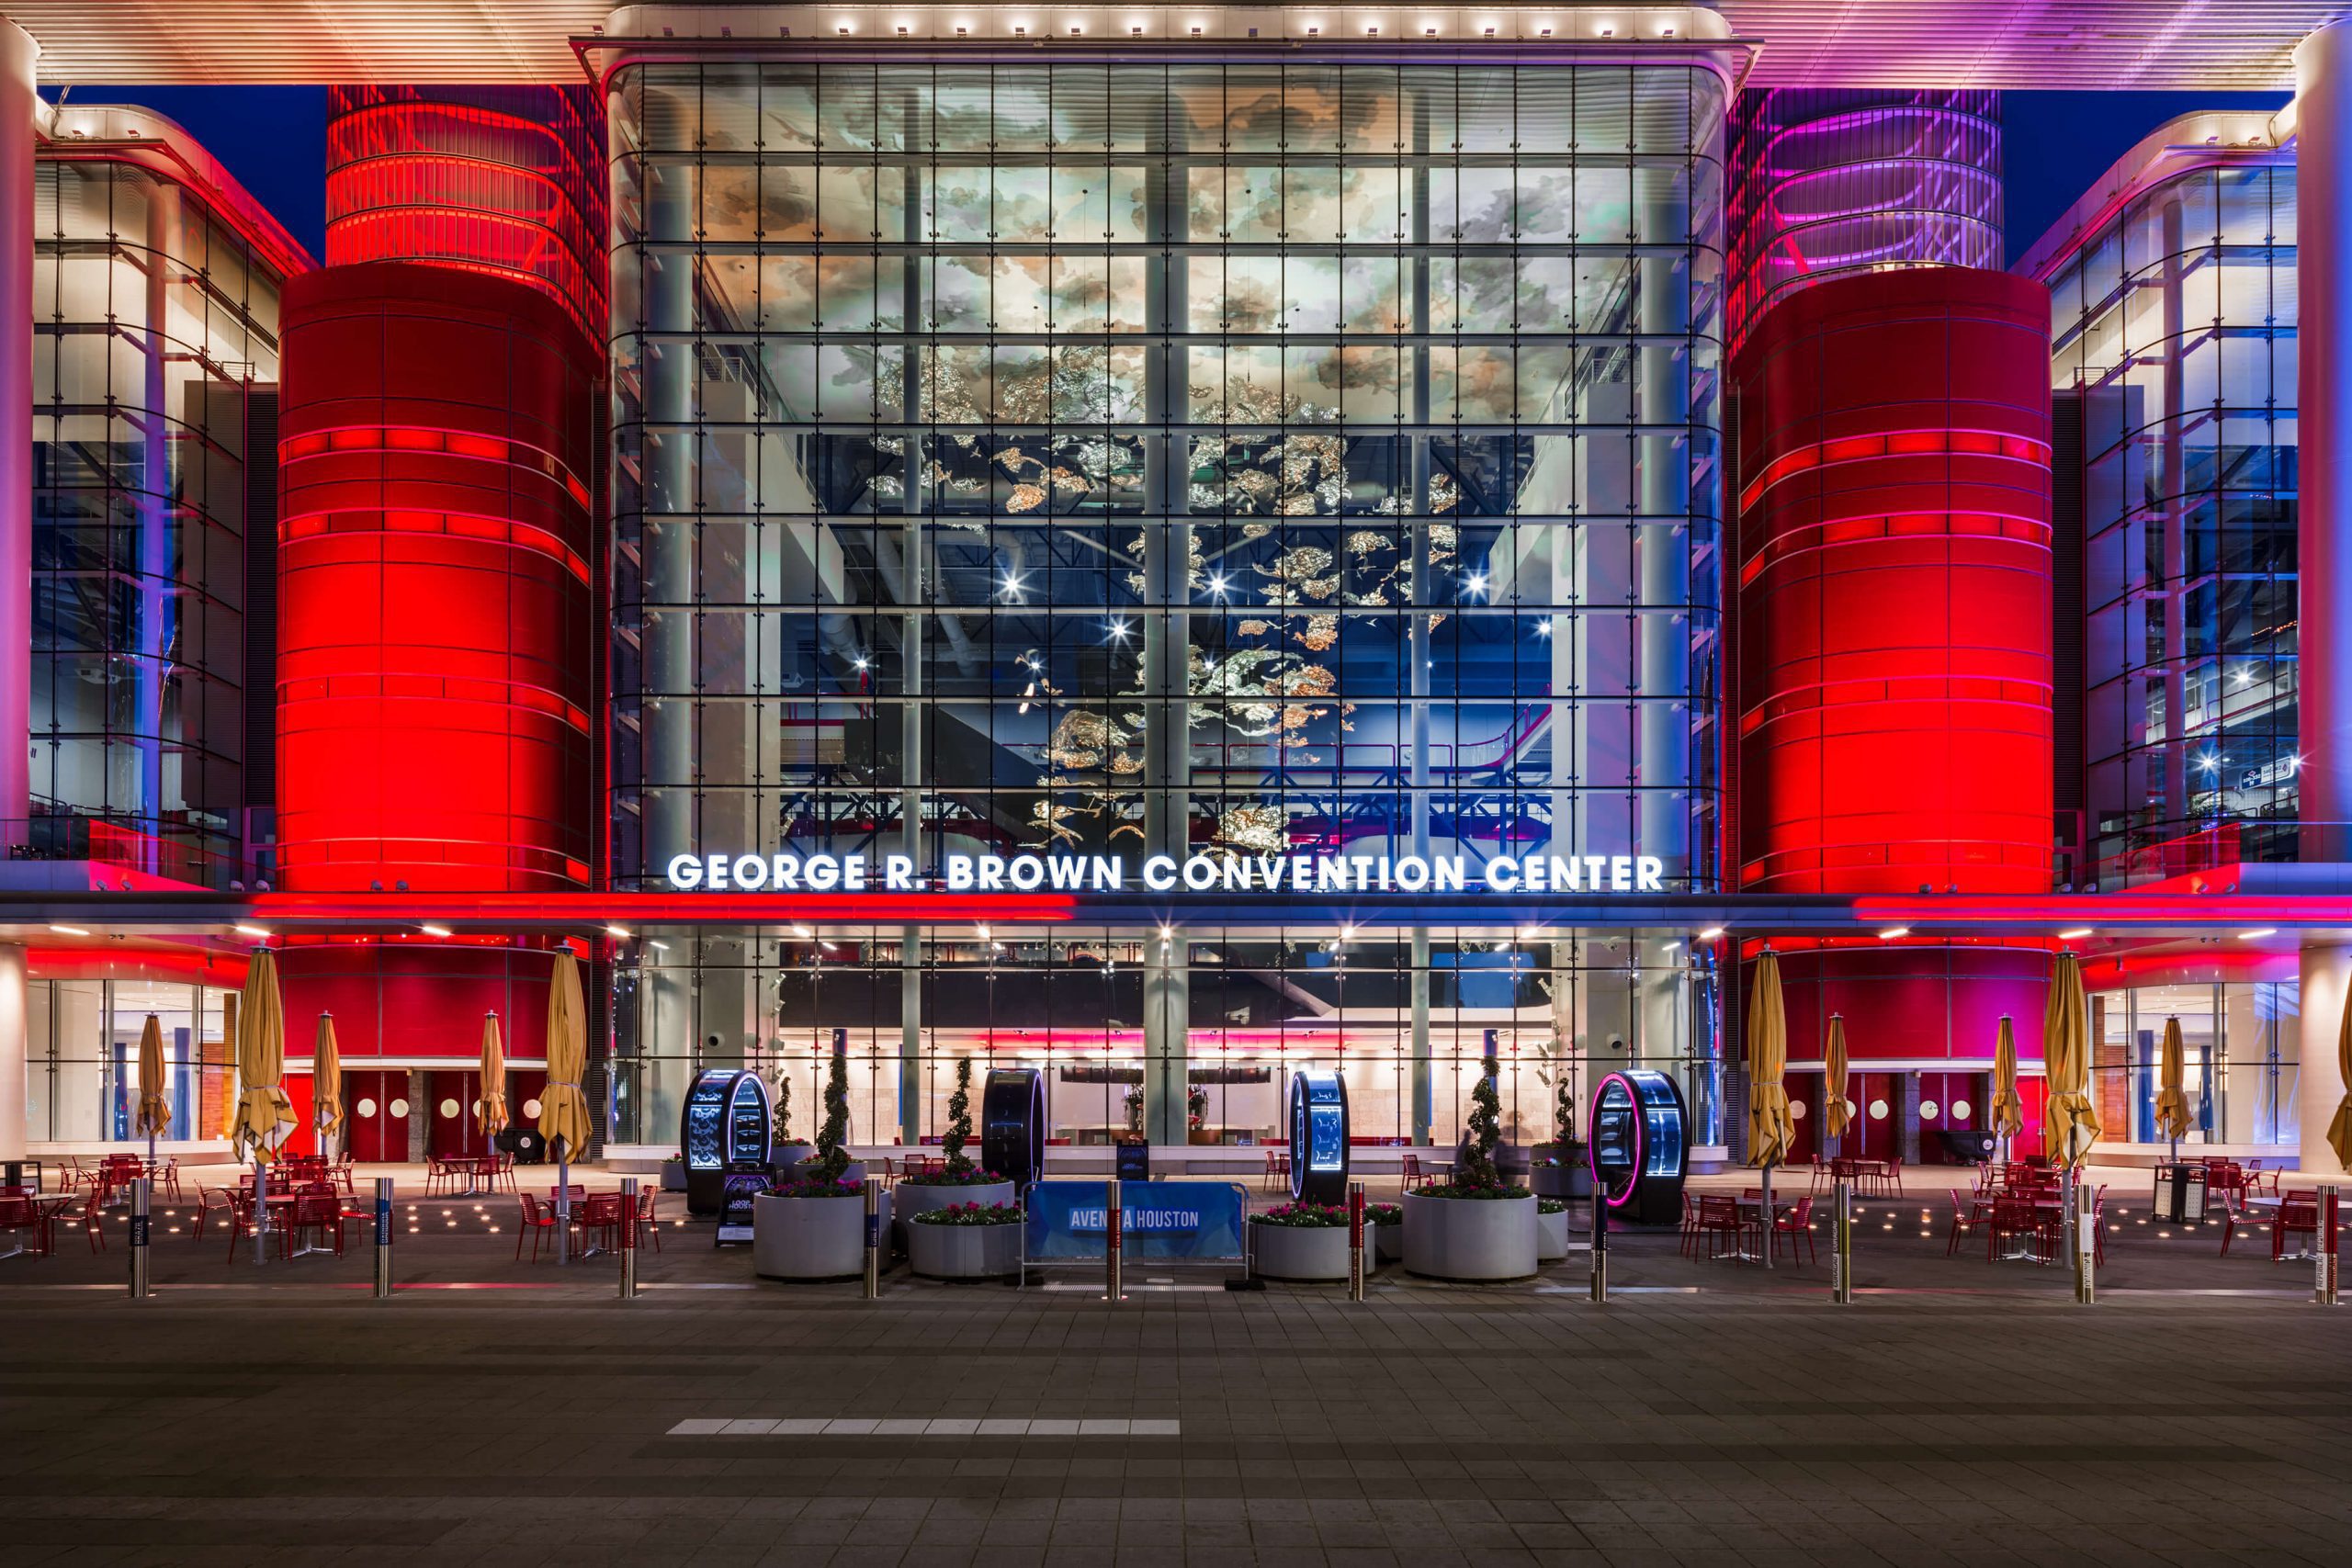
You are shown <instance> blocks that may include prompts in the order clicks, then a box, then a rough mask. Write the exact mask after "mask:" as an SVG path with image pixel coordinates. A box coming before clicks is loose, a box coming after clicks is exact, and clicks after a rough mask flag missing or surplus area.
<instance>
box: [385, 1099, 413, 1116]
mask: <svg viewBox="0 0 2352 1568" xmlns="http://www.w3.org/2000/svg"><path fill="white" fill-rule="evenodd" d="M385 1109H386V1110H387V1111H390V1112H391V1113H392V1114H393V1115H394V1116H396V1117H402V1118H405V1117H406V1116H407V1115H408V1101H407V1100H394V1101H392V1102H391V1104H390V1105H388V1106H386V1107H385Z"/></svg>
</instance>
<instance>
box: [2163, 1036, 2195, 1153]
mask: <svg viewBox="0 0 2352 1568" xmlns="http://www.w3.org/2000/svg"><path fill="white" fill-rule="evenodd" d="M2183 1055H2184V1052H2183V1050H2182V1048H2181V1043H2180V1020H2178V1019H2177V1018H2168V1019H2166V1020H2165V1043H2164V1048H2163V1053H2162V1055H2159V1056H2158V1057H2157V1058H2156V1126H2157V1127H2158V1128H2159V1129H2161V1130H2162V1131H2163V1133H2164V1135H2165V1137H2167V1138H2170V1139H2171V1140H2172V1157H2173V1158H2174V1159H2176V1160H2177V1159H2178V1158H2180V1140H2181V1139H2182V1138H2184V1137H2186V1136H2187V1135H2188V1129H2189V1125H2190V1122H2191V1121H2192V1118H2191V1117H2190V1115H2189V1113H2188V1091H2187V1090H2185V1089H2182V1087H2181V1079H2182V1077H2183V1075H2184V1074H2185V1073H2186V1071H2187V1068H2186V1066H2184V1065H2183V1062H2182V1057H2183Z"/></svg>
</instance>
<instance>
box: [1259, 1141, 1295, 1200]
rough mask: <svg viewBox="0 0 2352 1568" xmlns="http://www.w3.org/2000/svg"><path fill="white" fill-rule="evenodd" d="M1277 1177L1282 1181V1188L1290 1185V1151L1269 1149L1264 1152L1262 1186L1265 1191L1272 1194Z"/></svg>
mask: <svg viewBox="0 0 2352 1568" xmlns="http://www.w3.org/2000/svg"><path fill="white" fill-rule="evenodd" d="M1277 1177H1280V1178H1281V1179H1282V1181H1283V1185H1284V1186H1288V1185H1289V1184H1290V1151H1289V1150H1288V1149H1272V1148H1270V1149H1268V1150H1267V1151H1266V1179H1265V1183H1264V1186H1265V1189H1266V1190H1267V1191H1269V1192H1272V1190H1274V1179H1275V1178H1277Z"/></svg>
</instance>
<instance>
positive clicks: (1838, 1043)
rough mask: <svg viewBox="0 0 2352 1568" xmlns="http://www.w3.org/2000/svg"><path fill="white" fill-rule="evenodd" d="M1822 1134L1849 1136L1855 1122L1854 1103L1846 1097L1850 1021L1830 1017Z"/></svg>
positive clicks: (1823, 1061) (1840, 1016) (1824, 1058)
mask: <svg viewBox="0 0 2352 1568" xmlns="http://www.w3.org/2000/svg"><path fill="white" fill-rule="evenodd" d="M1821 1069H1822V1070H1821V1083H1822V1093H1821V1117H1822V1129H1821V1130H1822V1131H1823V1132H1825V1133H1826V1134H1829V1136H1831V1137H1833V1138H1840V1137H1843V1136H1845V1134H1846V1129H1847V1128H1848V1127H1849V1126H1850V1125H1852V1123H1853V1120H1854V1102H1853V1101H1852V1100H1848V1099H1847V1098H1846V1018H1845V1015H1844V1014H1843V1013H1835V1012H1833V1013H1831V1014H1830V1015H1829V1045H1828V1048H1827V1049H1826V1051H1824V1052H1823V1053H1822V1059H1821Z"/></svg>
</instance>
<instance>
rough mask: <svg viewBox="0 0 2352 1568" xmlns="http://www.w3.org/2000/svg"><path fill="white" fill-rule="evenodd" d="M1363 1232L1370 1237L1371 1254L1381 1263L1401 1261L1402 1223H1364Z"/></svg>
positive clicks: (1403, 1253)
mask: <svg viewBox="0 0 2352 1568" xmlns="http://www.w3.org/2000/svg"><path fill="white" fill-rule="evenodd" d="M1363 1229H1364V1234H1365V1235H1368V1236H1370V1237H1372V1251H1373V1256H1374V1257H1375V1258H1379V1259H1380V1260H1381V1261H1382V1262H1383V1263H1397V1262H1401V1261H1403V1259H1404V1257H1405V1227H1404V1226H1403V1225H1366V1226H1364V1227H1363Z"/></svg>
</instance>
